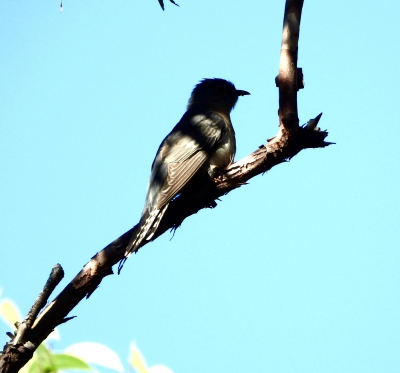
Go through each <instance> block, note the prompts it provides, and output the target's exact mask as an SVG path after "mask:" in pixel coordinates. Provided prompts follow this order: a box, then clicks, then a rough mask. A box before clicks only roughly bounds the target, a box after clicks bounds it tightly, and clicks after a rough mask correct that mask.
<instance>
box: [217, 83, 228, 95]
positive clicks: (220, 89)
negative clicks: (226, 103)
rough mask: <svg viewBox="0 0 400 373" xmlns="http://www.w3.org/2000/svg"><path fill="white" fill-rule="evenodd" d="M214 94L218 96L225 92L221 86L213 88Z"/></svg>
mask: <svg viewBox="0 0 400 373" xmlns="http://www.w3.org/2000/svg"><path fill="white" fill-rule="evenodd" d="M215 92H217V93H218V94H219V95H223V94H224V93H225V92H226V90H225V87H223V86H222V85H217V86H216V87H215Z"/></svg>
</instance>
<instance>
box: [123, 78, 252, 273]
mask: <svg viewBox="0 0 400 373" xmlns="http://www.w3.org/2000/svg"><path fill="white" fill-rule="evenodd" d="M249 94H250V93H249V92H247V91H243V90H239V89H236V88H235V86H234V84H233V83H231V82H230V81H228V80H224V79H220V78H213V79H203V80H201V81H200V82H199V83H198V84H197V85H196V86H195V87H194V89H193V91H192V93H191V96H190V98H189V101H188V104H187V110H186V112H185V113H184V114H183V116H182V118H181V119H180V121H179V122H178V123H177V124H176V125H175V127H174V128H173V129H172V131H171V132H170V133H169V134H168V135H167V136H166V137H165V138H164V140H163V141H162V142H161V145H160V146H159V148H158V151H157V153H156V156H155V158H154V161H153V164H152V166H151V174H150V179H149V182H148V186H147V196H146V202H145V206H144V209H143V212H142V215H141V218H140V221H139V224H138V226H137V229H135V232H134V234H133V235H132V238H131V239H130V241H129V244H128V246H127V247H126V250H125V255H124V256H125V258H124V259H123V262H124V261H125V260H126V259H127V258H128V257H129V255H130V254H131V253H133V252H136V251H137V250H138V249H139V247H140V245H141V244H142V243H143V241H144V240H146V241H150V240H151V239H152V237H153V236H154V234H155V233H156V231H157V228H158V226H159V224H160V222H161V220H162V218H163V216H164V214H165V212H166V210H167V209H168V205H169V203H170V202H171V201H172V200H173V199H174V198H175V197H177V196H178V195H180V194H184V193H185V194H187V193H191V192H192V191H193V190H195V188H196V187H197V188H198V185H201V184H202V183H203V182H204V183H206V182H207V181H210V180H213V179H214V178H215V177H218V176H219V174H220V172H221V171H222V170H223V169H224V168H226V167H227V166H228V165H230V164H231V163H232V162H233V160H234V156H235V152H236V140H235V131H234V129H233V127H232V122H231V118H230V112H231V111H232V109H233V108H234V107H235V105H236V103H237V101H238V98H239V96H245V95H249ZM189 195H190V194H189ZM122 265H123V263H122ZM120 268H122V266H121V264H120Z"/></svg>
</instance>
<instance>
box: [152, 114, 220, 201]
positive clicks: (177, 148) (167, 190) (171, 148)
mask: <svg viewBox="0 0 400 373" xmlns="http://www.w3.org/2000/svg"><path fill="white" fill-rule="evenodd" d="M225 128H226V123H225V121H224V119H223V118H222V117H221V116H219V115H218V114H215V113H209V114H208V115H195V116H193V117H190V118H188V119H186V120H184V121H181V122H180V123H178V125H177V126H176V127H175V128H174V130H173V131H172V132H171V133H170V134H169V135H168V136H167V137H166V138H165V140H164V142H163V144H162V145H161V147H160V149H159V152H158V155H157V157H160V161H161V162H163V164H164V165H166V167H167V177H166V178H165V182H164V183H163V185H162V186H161V189H160V192H159V195H158V198H157V201H156V206H157V208H161V207H162V206H164V205H165V204H166V203H168V202H169V201H170V200H171V199H172V198H174V197H175V196H176V195H177V194H178V193H179V192H180V191H181V190H182V188H183V187H184V186H185V185H186V184H187V183H188V182H189V180H191V178H192V177H193V176H194V175H195V174H196V172H197V171H198V170H199V169H200V167H201V166H202V165H203V164H204V163H205V161H206V160H207V159H208V158H209V157H210V155H211V153H212V152H213V151H214V148H215V144H216V143H218V141H219V140H220V139H221V137H222V136H223V134H224V131H225Z"/></svg>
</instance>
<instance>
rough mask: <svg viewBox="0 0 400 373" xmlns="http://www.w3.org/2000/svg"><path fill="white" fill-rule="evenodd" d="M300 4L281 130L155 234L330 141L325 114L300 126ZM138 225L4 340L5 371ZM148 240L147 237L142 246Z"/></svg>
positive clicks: (88, 289)
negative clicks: (323, 128) (322, 126)
mask: <svg viewBox="0 0 400 373" xmlns="http://www.w3.org/2000/svg"><path fill="white" fill-rule="evenodd" d="M302 6H303V1H302V0H287V1H286V7H285V16H284V22H283V32H282V47H281V57H280V66H279V75H278V76H277V78H276V83H277V86H278V87H279V112H278V116H279V131H278V133H277V134H276V136H274V137H273V138H272V139H270V140H269V141H268V142H267V143H266V144H265V145H261V146H260V147H259V148H258V149H257V150H255V151H254V152H253V153H252V154H250V155H248V156H247V157H245V158H243V159H242V160H240V161H238V162H236V163H234V164H231V165H230V166H228V167H227V168H226V169H225V170H224V171H223V173H222V175H221V176H220V177H219V178H218V179H215V180H214V181H213V182H210V185H209V186H208V187H207V188H204V189H203V190H202V191H201V192H199V194H198V195H197V196H196V197H194V198H193V196H191V198H190V200H189V199H188V198H187V197H185V196H182V195H181V196H179V197H178V198H176V199H174V200H173V201H172V202H171V203H170V205H169V207H168V210H167V211H166V213H165V215H164V217H163V219H162V221H161V223H160V226H159V229H158V230H157V232H156V234H155V236H154V237H153V240H154V239H156V238H157V237H158V236H160V235H161V234H163V233H164V232H165V231H167V230H169V229H177V228H178V227H179V226H180V225H181V224H182V222H183V220H184V219H186V218H187V217H188V216H190V215H193V214H195V213H197V212H198V211H199V210H201V209H203V208H206V207H209V208H214V207H216V206H217V203H216V200H217V199H218V198H219V197H221V196H223V195H225V194H227V193H229V192H230V191H232V190H233V189H236V188H239V187H240V186H242V185H244V184H246V182H247V181H248V180H249V179H251V178H252V177H254V176H256V175H259V174H261V173H264V172H266V171H268V170H270V169H271V168H272V167H274V166H276V165H278V164H280V163H282V162H286V161H287V160H289V159H291V158H293V157H294V156H295V155H296V154H297V153H299V152H300V151H301V150H303V149H307V148H323V147H325V146H328V145H330V144H331V143H329V142H326V141H325V138H326V137H327V136H328V132H326V131H321V130H320V129H319V128H318V127H317V125H318V122H319V120H320V118H321V115H322V114H319V115H318V116H317V117H316V118H314V119H312V120H310V121H309V122H308V123H307V124H305V125H304V126H301V127H300V126H299V119H298V114H297V91H298V89H300V88H303V85H302V72H301V69H300V70H299V69H298V68H297V51H298V39H299V28H300V19H301V10H302ZM137 229H138V226H137V225H136V226H135V227H133V228H132V229H130V230H129V231H128V232H126V233H124V234H123V235H122V236H120V237H118V238H117V239H116V240H115V241H114V242H112V243H110V244H109V245H108V246H107V247H105V248H104V249H103V250H102V251H100V252H98V253H97V254H96V255H95V256H93V258H91V260H90V261H89V262H88V263H87V264H86V265H85V266H84V268H83V269H82V270H81V271H80V272H79V273H78V274H77V275H76V276H75V278H74V279H73V280H72V281H71V282H70V283H69V284H68V285H67V286H66V288H65V289H64V290H63V291H62V292H61V293H60V294H59V295H58V296H57V297H56V298H55V299H54V300H53V301H52V302H51V303H50V304H49V305H48V306H47V307H46V308H45V309H44V310H43V312H42V313H41V314H40V315H39V317H38V318H36V320H35V321H34V323H33V325H32V327H31V328H29V329H28V330H26V331H25V332H24V333H22V335H21V334H20V336H19V337H18V339H17V341H15V340H14V341H11V342H9V343H8V344H7V345H6V346H5V348H4V351H3V354H2V355H1V356H0V372H1V373H14V372H18V370H19V369H20V368H21V367H22V366H23V365H24V364H25V363H26V362H27V361H28V360H29V359H30V358H31V357H32V354H33V351H34V350H35V349H36V348H37V347H38V346H39V344H40V343H41V342H43V340H44V339H45V338H46V337H47V336H48V335H49V334H50V333H51V331H52V330H53V329H54V328H55V327H56V326H58V325H60V324H62V323H64V322H66V321H68V320H69V318H68V317H67V316H68V314H69V312H70V311H71V310H72V309H73V308H74V307H75V306H76V305H77V304H78V303H79V302H80V301H81V300H82V299H83V298H85V297H86V298H88V297H89V296H90V295H91V294H92V293H93V292H94V291H95V290H96V288H97V287H98V285H99V284H100V282H101V281H102V279H103V278H104V277H106V276H108V275H110V274H113V270H112V267H113V266H114V265H115V264H117V263H118V262H119V261H120V260H122V259H123V258H124V253H125V248H126V246H127V245H128V243H129V240H130V238H131V237H132V235H133V234H134V233H135V231H136V230H137ZM146 243H147V242H146V241H145V242H143V244H142V245H141V246H144V245H145V244H146ZM17 335H19V332H18V331H17ZM15 342H17V343H15Z"/></svg>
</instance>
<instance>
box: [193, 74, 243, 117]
mask: <svg viewBox="0 0 400 373" xmlns="http://www.w3.org/2000/svg"><path fill="white" fill-rule="evenodd" d="M249 94H250V93H249V92H247V91H242V90H239V89H236V88H235V86H234V85H233V83H231V82H229V81H228V80H224V79H218V78H214V79H203V80H202V81H201V82H200V83H199V84H197V85H196V87H194V89H193V91H192V95H191V96H190V99H189V102H188V106H187V108H188V109H191V108H195V107H199V108H206V109H209V110H215V111H219V112H223V113H226V114H228V115H229V113H230V112H231V110H232V109H233V108H234V107H235V105H236V102H237V100H238V98H239V96H244V95H249Z"/></svg>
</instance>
